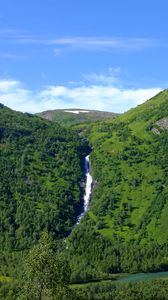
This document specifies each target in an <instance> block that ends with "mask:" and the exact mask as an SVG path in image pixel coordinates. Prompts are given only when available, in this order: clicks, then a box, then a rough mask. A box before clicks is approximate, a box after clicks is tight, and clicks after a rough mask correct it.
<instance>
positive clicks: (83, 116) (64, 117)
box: [38, 108, 118, 126]
mask: <svg viewBox="0 0 168 300" xmlns="http://www.w3.org/2000/svg"><path fill="white" fill-rule="evenodd" d="M38 115H39V116H40V117H42V118H44V119H47V120H50V121H54V122H58V123H59V124H61V125H63V126H70V125H74V124H78V123H84V122H94V121H98V120H104V119H112V118H114V117H116V116H117V115H118V114H115V113H110V112H104V111H98V110H88V109H87V110H83V109H76V108H72V109H56V110H48V111H44V112H42V113H39V114H38Z"/></svg>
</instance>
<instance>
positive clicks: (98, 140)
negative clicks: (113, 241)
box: [89, 91, 168, 243]
mask: <svg viewBox="0 0 168 300" xmlns="http://www.w3.org/2000/svg"><path fill="white" fill-rule="evenodd" d="M167 116H168V92H167V91H165V92H163V93H161V94H160V95H158V96H157V97H155V98H154V99H152V100H149V101H147V102H146V103H145V104H143V105H141V106H139V107H137V108H136V109H132V110H130V111H129V112H127V113H125V114H124V115H123V116H120V117H119V118H117V120H116V122H115V124H116V126H117V124H119V123H120V122H122V125H120V126H118V128H117V130H115V129H114V130H113V128H112V131H110V130H109V128H110V126H111V123H110V122H106V124H102V125H100V127H97V126H96V125H95V128H94V126H93V129H92V130H93V131H92V133H91V134H89V140H90V142H91V144H92V145H93V147H94V149H95V150H94V151H93V153H92V157H93V170H94V165H95V164H96V162H94V161H95V159H94V156H96V159H97V160H98V163H99V164H100V163H101V162H102V168H101V171H100V169H99V172H100V173H101V175H100V178H103V182H107V184H106V185H104V189H106V188H108V187H109V190H110V189H111V188H112V189H111V192H113V193H115V195H117V193H118V194H119V197H118V201H117V207H116V208H115V209H114V210H113V209H112V210H111V209H107V213H112V217H110V215H109V214H105V216H103V219H104V220H105V223H106V224H107V226H108V228H106V229H102V230H99V232H100V233H102V234H103V235H104V236H105V237H108V238H112V234H115V233H116V234H117V235H119V236H121V237H122V238H123V239H126V240H130V239H131V238H138V237H140V236H141V230H140V229H139V227H140V226H142V223H143V222H144V219H145V214H146V212H147V211H148V210H149V209H150V208H151V206H152V205H154V202H155V201H154V199H155V200H156V201H157V196H158V190H159V189H163V191H162V194H165V195H166V197H168V186H167V182H166V179H165V178H164V176H165V169H164V165H163V164H161V163H159V162H160V161H161V158H160V159H159V155H161V152H160V151H163V149H159V139H161V138H162V137H161V136H156V134H154V133H153V132H152V131H151V130H150V128H151V127H152V126H154V127H155V125H154V124H155V122H156V121H157V120H158V119H161V118H163V117H167ZM162 135H163V139H164V138H165V136H164V135H168V134H167V132H166V133H165V132H164V133H162ZM154 143H158V149H155V147H156V144H154ZM94 145H96V147H95V146H94ZM155 150H156V152H155ZM159 150H160V151H159ZM109 160H112V161H115V162H117V163H118V167H117V169H118V170H120V179H119V181H118V182H117V184H116V185H115V184H114V189H113V176H114V174H113V170H112V169H111V166H112V164H109ZM157 160H158V161H157ZM95 171H97V167H96V165H95ZM93 175H94V171H93ZM107 177H108V178H107ZM95 179H96V174H95ZM110 180H111V184H110ZM108 182H109V183H108ZM99 185H100V186H101V182H99V181H98V185H97V187H96V189H97V190H98V189H99ZM96 189H95V193H97V191H96ZM102 194H103V192H102ZM105 194H106V191H105ZM94 200H95V201H94V202H93V205H92V207H93V211H95V214H97V213H98V210H97V203H96V199H94ZM98 201H99V202H101V200H98ZM158 201H159V200H158ZM109 202H110V201H109ZM101 204H103V203H100V206H101ZM129 205H130V206H131V210H129V209H128V208H127V207H128V206H129ZM92 207H91V211H92ZM158 210H159V205H158ZM124 213H125V214H126V216H125V217H123V222H121V224H120V223H119V225H117V224H116V223H117V222H118V218H119V216H120V215H121V214H124ZM167 214H168V205H167V202H165V203H164V206H163V207H162V209H160V211H159V215H158V213H157V211H156V212H155V211H154V212H153V213H152V215H151V216H150V218H148V220H147V224H146V225H147V226H146V230H145V233H146V235H145V236H143V238H141V242H142V241H143V239H148V240H150V239H155V240H157V241H158V242H159V243H164V242H165V240H166V239H167V238H168V230H163V229H164V228H166V227H167V225H168V219H167ZM100 215H101V213H100ZM90 216H91V214H90ZM125 219H126V220H125ZM115 224H116V225H115ZM137 229H139V230H137Z"/></svg>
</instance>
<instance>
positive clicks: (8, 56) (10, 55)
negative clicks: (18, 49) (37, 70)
mask: <svg viewBox="0 0 168 300" xmlns="http://www.w3.org/2000/svg"><path fill="white" fill-rule="evenodd" d="M0 58H2V59H7V60H23V59H24V58H23V56H21V55H16V54H13V53H0Z"/></svg>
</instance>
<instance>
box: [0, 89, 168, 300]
mask: <svg viewBox="0 0 168 300" xmlns="http://www.w3.org/2000/svg"><path fill="white" fill-rule="evenodd" d="M69 111H70V112H67V114H69V113H71V109H69ZM167 112H168V91H167V90H165V91H163V92H162V93H160V94H158V95H156V96H155V97H154V98H152V99H150V100H148V101H147V102H145V103H144V104H142V105H139V106H138V107H136V108H134V109H131V110H130V111H128V112H126V113H124V114H123V115H119V116H117V117H115V118H113V117H111V118H107V119H103V120H102V118H100V119H99V120H96V121H95V119H94V118H93V120H89V122H88V121H86V120H85V122H82V123H71V124H69V125H68V126H67V124H66V126H62V125H60V124H58V123H57V122H55V121H54V122H53V121H48V120H45V119H43V118H41V117H39V116H35V115H34V116H33V115H30V114H22V113H19V112H15V111H12V110H10V109H9V108H7V107H4V106H3V105H1V107H0V116H1V118H0V130H1V131H0V133H1V136H0V138H1V139H0V165H1V170H2V172H1V186H0V193H1V201H0V205H1V211H0V214H1V218H0V241H1V253H0V258H1V266H0V272H1V278H2V280H1V286H2V290H3V288H4V286H10V284H11V283H10V282H13V281H17V278H19V276H21V275H20V274H21V271H22V265H23V264H24V260H25V258H26V256H27V254H28V252H29V249H31V248H32V249H33V247H35V246H36V245H38V242H39V240H40V236H41V235H42V234H43V232H44V231H45V230H47V232H48V233H49V234H50V235H51V237H52V239H53V241H55V242H57V241H60V242H61V241H63V240H66V245H64V246H66V247H63V246H61V247H62V248H61V249H62V250H61V251H63V253H66V254H65V256H66V259H67V260H68V264H69V265H70V269H71V272H70V277H69V283H70V287H72V289H73V291H75V293H77V294H79V295H80V296H79V299H111V298H110V297H112V296H113V297H114V299H116V300H118V299H121V298H120V293H121V295H122V291H124V289H127V292H128V294H129V293H134V292H133V291H136V289H139V290H142V293H141V297H142V298H140V296H139V298H137V299H145V296H144V294H143V291H146V289H148V288H149V283H148V278H150V280H152V282H153V281H155V280H156V284H154V285H152V287H151V289H153V293H155V292H156V291H155V287H158V288H157V293H158V295H159V296H158V297H160V295H161V293H162V291H161V289H162V288H161V287H163V286H164V291H166V290H167V289H168V282H167V277H168V276H167V273H166V272H167V271H168V243H167V240H168V231H167V215H168V203H167V197H168V180H167V171H168V167H167V166H168V155H167V153H168V151H167V150H168V148H167V147H168V146H167V145H168V143H167V142H168V132H167V120H168V113H167ZM81 114H87V113H86V111H85V112H81ZM74 115H78V114H77V113H74ZM90 199H91V201H90ZM88 208H89V209H88ZM75 224H76V225H75ZM142 273H143V274H144V273H145V274H144V275H143V274H142ZM121 274H125V275H127V274H132V275H128V276H125V275H124V277H123V278H122V277H121V278H120V276H121ZM5 278H6V279H5ZM116 283H117V287H114V284H116ZM119 289H120V293H119ZM2 290H1V288H0V295H1V298H2V299H5V298H3V295H2V293H1V291H2ZM96 291H97V292H96ZM159 293H160V294H159ZM84 294H85V296H84ZM86 294H87V295H88V298H86ZM89 295H92V298H89V297H90V296H89ZM104 296H106V298H102V297H104ZM73 297H75V296H73ZM76 297H77V296H76ZM82 297H83V298H82ZM84 297H85V298H84ZM117 297H118V298H117ZM11 299H12V298H11ZM74 299H75V298H74ZM77 299H78V298H77ZM127 299H129V298H127ZM130 299H132V298H130ZM149 299H152V298H149ZM156 299H159V298H156ZM164 299H167V298H164Z"/></svg>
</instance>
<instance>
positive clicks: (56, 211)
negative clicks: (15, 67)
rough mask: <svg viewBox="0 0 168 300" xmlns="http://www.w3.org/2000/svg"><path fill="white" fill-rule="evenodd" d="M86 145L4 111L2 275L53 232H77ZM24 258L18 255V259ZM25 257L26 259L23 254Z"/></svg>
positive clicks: (0, 119)
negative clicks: (44, 234) (75, 229)
mask: <svg viewBox="0 0 168 300" xmlns="http://www.w3.org/2000/svg"><path fill="white" fill-rule="evenodd" d="M88 151H89V148H88V145H87V143H86V141H85V140H84V139H82V138H80V137H79V136H78V135H77V134H76V133H75V132H73V131H72V130H71V131H70V130H68V129H65V128H62V127H61V126H60V125H58V124H55V123H51V122H49V121H46V120H43V119H41V118H39V117H37V116H33V115H31V114H27V113H26V114H23V113H20V112H15V111H12V110H11V109H9V108H7V107H5V106H3V105H0V170H1V172H0V260H1V266H0V271H1V272H3V274H4V273H7V274H10V269H12V268H13V266H14V270H15V268H16V264H15V263H13V262H12V260H13V259H15V256H17V257H18V258H19V260H20V258H21V253H22V252H23V251H25V250H27V249H29V248H30V247H31V246H32V245H34V244H35V243H36V242H37V241H38V239H39V237H40V235H41V232H42V231H43V230H44V229H45V228H47V229H48V231H49V232H50V233H51V234H52V235H53V236H54V237H55V238H63V237H65V236H67V234H68V233H69V232H70V231H71V230H72V228H73V226H74V224H75V222H76V220H77V216H78V214H79V212H80V211H81V209H82V194H83V191H82V186H81V180H83V179H84V169H83V168H84V167H83V160H84V156H85V155H86V154H87V153H88ZM17 253H18V255H17ZM19 253H20V254H19Z"/></svg>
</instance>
